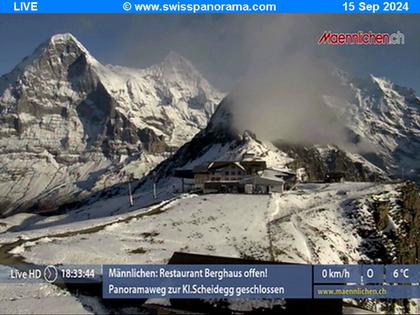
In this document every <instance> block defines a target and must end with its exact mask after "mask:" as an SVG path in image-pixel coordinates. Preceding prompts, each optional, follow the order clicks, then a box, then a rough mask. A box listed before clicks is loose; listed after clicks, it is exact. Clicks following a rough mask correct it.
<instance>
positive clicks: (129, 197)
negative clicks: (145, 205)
mask: <svg viewBox="0 0 420 315" xmlns="http://www.w3.org/2000/svg"><path fill="white" fill-rule="evenodd" d="M132 180H133V174H131V175H130V176H129V178H128V202H129V204H130V207H132V206H134V200H133V194H132V192H131V181H132Z"/></svg>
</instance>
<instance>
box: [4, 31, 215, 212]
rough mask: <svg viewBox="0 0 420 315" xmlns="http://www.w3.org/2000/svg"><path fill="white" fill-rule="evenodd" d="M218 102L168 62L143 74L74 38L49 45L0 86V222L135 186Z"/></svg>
mask: <svg viewBox="0 0 420 315" xmlns="http://www.w3.org/2000/svg"><path fill="white" fill-rule="evenodd" d="M220 99H221V93H220V92H218V91H217V90H216V89H214V88H213V87H211V86H210V84H209V83H208V82H207V81H206V80H205V79H204V78H203V77H202V76H201V75H200V74H199V73H198V71H197V70H196V69H195V68H194V67H193V66H192V65H191V63H190V62H189V61H187V60H186V59H184V58H183V57H181V56H179V55H177V54H175V53H170V54H169V55H168V56H167V57H166V58H165V60H164V61H163V62H162V63H161V64H158V65H155V66H152V67H150V68H147V69H128V68H123V67H116V66H105V65H102V64H101V63H100V62H98V61H97V60H96V59H95V58H94V57H93V56H92V55H91V54H90V53H89V52H88V51H87V49H86V48H85V47H84V46H83V45H82V44H81V43H80V42H79V41H78V40H77V39H76V38H75V37H73V36H72V35H70V34H59V35H55V36H53V37H52V38H50V39H49V40H48V41H46V42H45V43H43V44H41V45H40V46H39V47H38V48H37V49H36V50H35V51H34V53H33V54H32V55H31V56H29V57H27V58H25V59H24V60H23V61H22V62H21V63H20V64H19V65H17V66H16V67H15V69H13V71H12V72H10V73H9V74H6V75H4V76H2V77H1V78H0V160H1V169H0V204H1V205H2V208H1V209H0V215H1V214H7V213H10V212H13V211H22V210H25V209H28V208H32V209H34V210H36V211H43V210H51V209H54V208H56V207H57V206H58V205H60V204H63V203H66V202H71V201H74V200H80V199H81V198H84V196H87V195H89V194H90V193H92V192H93V191H98V190H101V189H103V188H106V187H109V186H112V185H114V184H116V183H119V182H123V181H124V180H125V179H126V178H127V176H131V174H133V175H134V176H135V177H142V176H143V175H144V174H146V173H147V172H148V171H149V170H150V169H151V168H153V167H154V166H155V165H156V164H157V163H159V162H160V161H162V160H163V159H164V158H165V157H166V156H168V155H169V154H171V152H173V151H174V150H176V149H177V148H178V147H179V146H181V145H182V144H183V143H185V142H186V141H188V140H190V139H191V138H192V137H193V136H194V134H196V133H197V132H198V131H199V130H200V129H201V128H203V127H204V126H205V125H206V124H207V121H208V119H209V118H210V116H211V115H212V113H213V112H214V110H215V108H216V105H217V104H218V103H219V101H220ZM41 205H42V206H41Z"/></svg>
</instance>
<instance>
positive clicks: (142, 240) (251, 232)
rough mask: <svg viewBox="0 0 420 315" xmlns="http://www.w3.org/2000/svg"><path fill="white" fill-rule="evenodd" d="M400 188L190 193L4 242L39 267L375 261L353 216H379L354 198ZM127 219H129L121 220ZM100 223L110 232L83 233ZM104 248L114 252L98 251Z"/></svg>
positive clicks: (365, 186) (336, 186)
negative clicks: (182, 259)
mask: <svg viewBox="0 0 420 315" xmlns="http://www.w3.org/2000/svg"><path fill="white" fill-rule="evenodd" d="M398 187H399V186H398V185H385V184H383V185H381V184H376V183H343V184H303V185H300V186H299V187H298V189H297V190H296V191H288V192H286V193H284V194H273V195H271V196H269V195H234V194H231V195H229V194H227V195H223V194H216V195H202V196H200V195H183V196H181V197H180V198H178V199H174V200H173V201H170V202H167V203H164V204H162V205H160V206H159V205H158V206H154V207H153V208H151V210H153V211H152V212H151V211H145V210H146V209H144V210H143V214H141V212H138V213H137V215H135V216H134V217H133V215H134V214H133V213H129V214H125V215H120V216H118V217H115V218H114V219H111V220H109V221H108V222H103V221H102V222H101V221H95V220H93V221H92V220H86V221H84V222H79V223H75V224H74V227H73V229H72V228H71V225H67V227H66V228H64V227H63V226H56V227H52V228H48V229H40V230H35V231H27V232H25V231H21V232H19V233H16V234H15V233H9V232H6V233H3V234H1V236H0V240H1V239H3V241H5V240H6V241H7V242H11V241H13V240H15V239H16V238H15V236H13V235H16V236H19V237H20V238H22V239H27V241H24V242H23V243H22V244H21V245H20V246H19V247H17V248H15V249H14V250H13V251H12V252H14V253H15V254H19V255H23V256H24V257H25V259H26V260H27V261H30V262H33V263H39V264H40V263H54V264H57V263H67V264H71V263H79V264H89V263H134V262H136V263H165V262H167V260H168V259H169V258H170V257H171V255H172V253H173V252H174V251H186V252H192V253H201V254H213V255H220V256H229V257H245V256H246V257H254V258H256V259H262V260H270V259H274V260H276V261H283V262H296V263H323V264H328V263H344V262H348V263H358V262H361V261H368V260H369V259H370V258H369V257H368V256H366V254H365V253H364V252H363V251H362V250H361V248H362V247H361V244H362V243H363V242H365V241H366V239H363V238H362V237H361V236H360V235H358V234H357V229H356V225H358V224H360V222H359V221H357V220H360V218H358V219H357V220H356V219H355V218H353V217H352V216H351V215H350V213H356V212H357V213H358V214H360V215H361V216H364V218H369V217H370V216H372V215H373V214H372V211H373V210H370V209H369V208H366V207H363V206H362V208H361V209H359V208H357V207H356V206H354V205H355V200H358V201H360V205H362V204H364V203H363V202H364V200H365V199H366V198H367V199H369V198H372V196H374V195H383V197H382V198H391V197H394V198H395V197H397V196H398V192H397V189H398ZM384 192H387V193H388V195H386V193H385V195H384ZM352 205H353V206H352ZM363 209H365V210H363ZM156 210H158V211H156ZM363 211H367V212H365V213H364V212H363ZM124 216H126V217H128V220H123V221H121V222H118V220H120V219H122V218H124ZM113 220H114V221H113ZM95 222H96V223H95ZM113 222H115V223H113ZM95 224H97V225H99V224H100V225H105V226H103V227H102V228H101V229H99V230H98V231H96V232H91V233H88V234H84V233H80V234H78V233H76V232H77V231H78V230H83V229H84V228H86V227H94V226H95ZM372 224H374V223H372ZM372 227H373V226H372ZM72 230H73V232H74V233H68V235H65V236H60V235H59V236H57V237H54V235H56V234H58V233H59V232H63V231H67V232H70V231H72ZM100 243H106V244H107V246H106V247H103V246H97V245H95V244H100ZM140 249H141V250H140Z"/></svg>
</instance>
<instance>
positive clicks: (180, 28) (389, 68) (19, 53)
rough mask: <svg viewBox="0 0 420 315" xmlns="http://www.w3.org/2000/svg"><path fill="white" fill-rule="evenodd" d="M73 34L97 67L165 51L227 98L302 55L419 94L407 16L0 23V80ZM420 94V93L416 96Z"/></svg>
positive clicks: (419, 55) (416, 44)
mask: <svg viewBox="0 0 420 315" xmlns="http://www.w3.org/2000/svg"><path fill="white" fill-rule="evenodd" d="M325 30H331V31H333V32H340V31H342V32H352V31H359V30H362V31H375V32H395V31H397V30H399V31H401V32H403V33H405V35H406V45H404V46H393V47H390V46H387V47H360V46H359V47H327V46H318V45H317V44H316V42H317V39H318V38H319V36H320V35H321V34H322V33H323V32H324V31H325ZM63 32H71V33H73V34H74V35H75V36H76V37H77V38H78V39H79V40H80V41H81V42H82V43H83V44H84V45H85V46H86V47H87V48H88V49H89V50H90V51H91V53H92V54H93V55H94V56H95V57H96V58H97V59H99V60H100V61H101V62H103V63H111V64H119V65H125V66H131V67H140V68H141V67H146V66H148V65H151V64H153V63H156V62H158V61H160V60H161V59H162V58H164V56H165V55H166V54H167V53H168V52H169V51H171V50H174V51H177V52H178V53H180V54H181V55H184V56H185V57H186V58H188V59H190V60H191V61H192V63H193V64H194V65H195V66H196V67H197V68H198V69H199V70H200V71H201V72H202V73H203V75H204V76H205V77H206V78H208V79H209V81H210V82H211V83H213V84H214V85H216V86H217V87H218V88H220V89H222V90H225V91H228V90H230V89H231V88H232V86H233V85H234V84H235V82H236V81H237V80H238V79H239V78H241V77H242V76H244V75H247V74H249V73H250V72H251V73H252V72H253V71H258V69H264V67H270V66H271V65H272V64H273V63H281V62H282V61H284V60H287V56H288V55H292V54H295V53H302V52H303V53H304V54H307V55H310V56H311V58H314V60H324V61H327V62H329V63H331V64H334V65H336V66H337V67H339V68H342V69H344V70H346V71H348V72H350V73H352V74H353V75H358V76H363V75H367V74H369V73H372V74H375V75H377V76H386V77H388V78H390V79H391V80H393V81H394V82H396V83H398V84H401V85H405V86H408V87H412V88H414V89H415V90H417V91H420V75H419V70H420V40H419V38H420V17H419V16H417V15H410V16H384V15H379V16H366V15H364V16H339V15H335V16H325V15H317V16H305V15H298V16H290V15H289V16H285V15H277V16H245V15H244V16H223V15H218V16H215V15H207V16H204V15H196V16H192V15H188V16H186V15H184V16H181V15H179V16H123V15H100V16H89V15H32V16H6V15H2V16H0V38H1V41H0V43H1V44H0V49H1V53H0V73H1V74H3V73H6V72H8V71H10V70H11V69H12V68H13V67H14V66H15V65H16V64H17V63H18V62H19V61H20V60H21V59H22V58H23V57H25V56H26V55H28V54H30V53H31V52H32V51H33V50H34V49H35V47H36V46H37V45H39V44H40V43H41V42H43V41H45V40H46V39H47V38H48V37H49V36H51V35H53V34H55V33H63ZM418 94H420V93H418Z"/></svg>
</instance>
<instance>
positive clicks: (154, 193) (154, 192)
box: [153, 172, 157, 199]
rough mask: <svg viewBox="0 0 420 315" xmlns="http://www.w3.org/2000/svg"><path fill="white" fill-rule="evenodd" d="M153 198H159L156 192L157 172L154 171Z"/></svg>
mask: <svg viewBox="0 0 420 315" xmlns="http://www.w3.org/2000/svg"><path fill="white" fill-rule="evenodd" d="M153 199H157V194H156V172H153Z"/></svg>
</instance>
